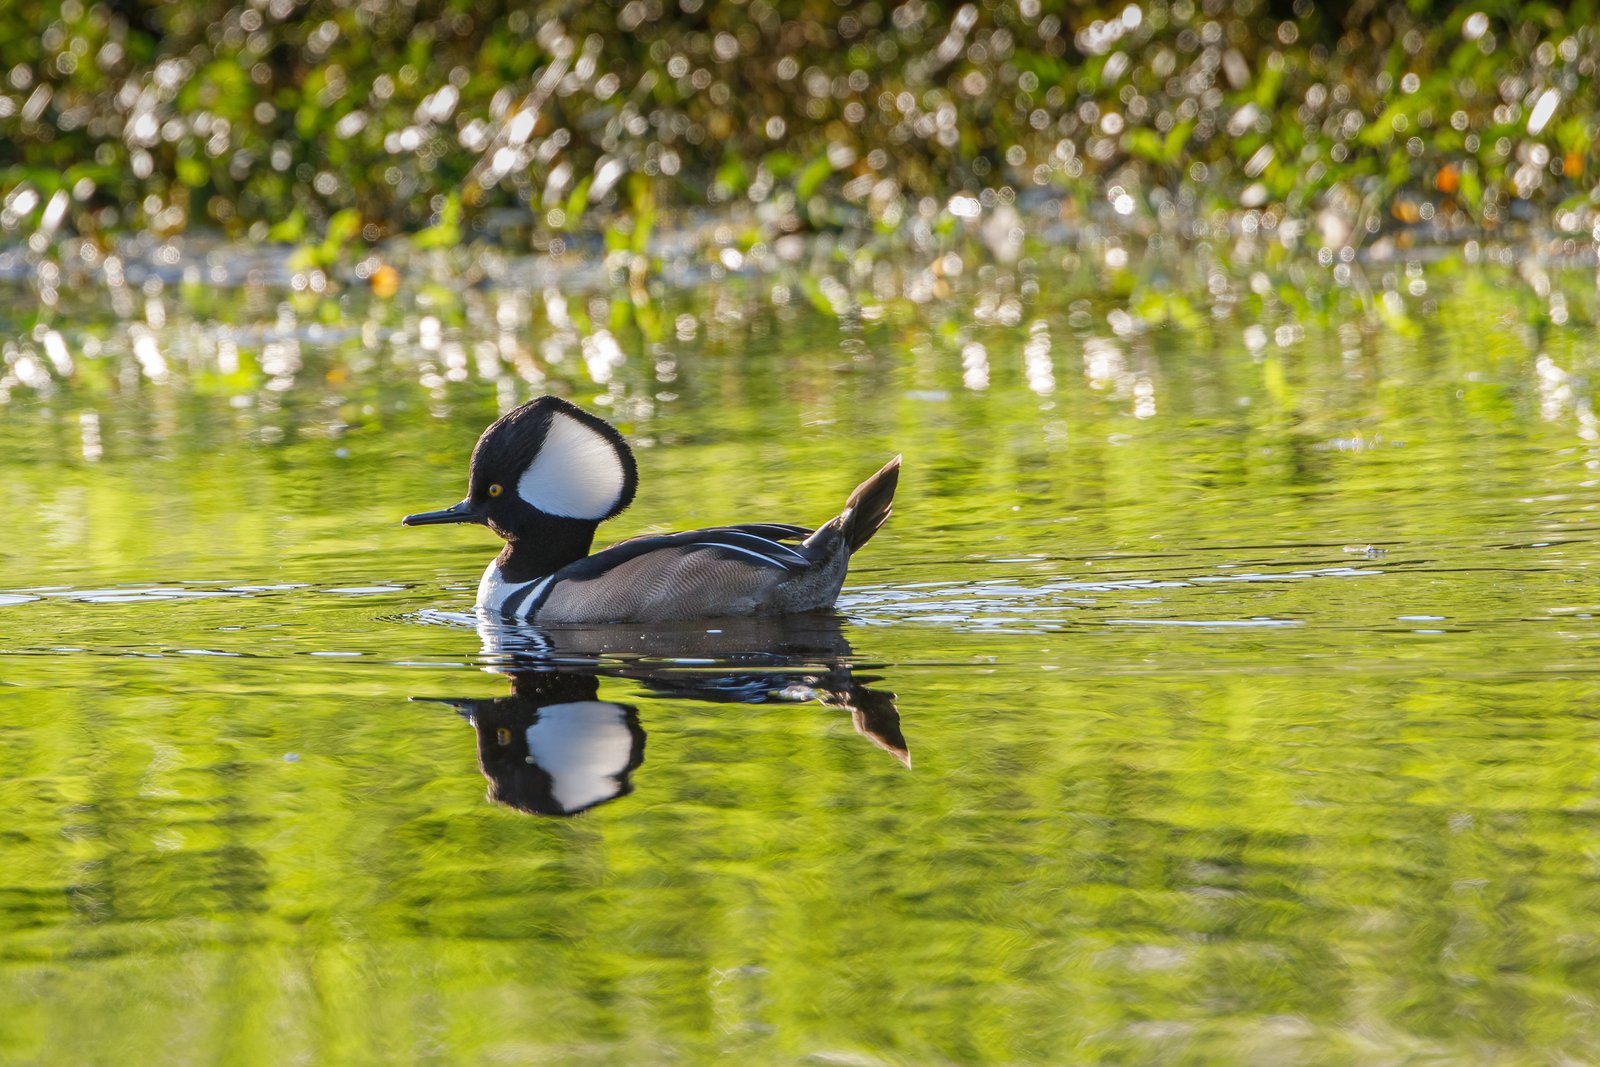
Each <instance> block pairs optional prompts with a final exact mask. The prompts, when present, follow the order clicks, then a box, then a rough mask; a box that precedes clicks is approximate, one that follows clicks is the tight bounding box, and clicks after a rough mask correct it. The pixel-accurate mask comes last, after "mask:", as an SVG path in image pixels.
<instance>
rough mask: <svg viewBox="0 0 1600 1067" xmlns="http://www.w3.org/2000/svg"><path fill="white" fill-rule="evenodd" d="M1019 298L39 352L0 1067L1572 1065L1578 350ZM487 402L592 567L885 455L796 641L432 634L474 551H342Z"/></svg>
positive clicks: (259, 324)
mask: <svg viewBox="0 0 1600 1067" xmlns="http://www.w3.org/2000/svg"><path fill="white" fill-rule="evenodd" d="M1043 277H1044V282H1045V283H1046V284H1045V285H1044V286H1042V287H1041V288H1042V290H1043V292H1042V295H1036V296H1033V297H1029V298H1028V300H1027V302H1026V303H1024V302H1023V301H1021V300H1018V301H1017V307H1018V308H1019V309H1021V310H1022V311H1023V314H1021V316H1020V317H1015V316H1013V319H1014V321H1007V317H1006V315H1005V314H1003V313H997V312H996V308H1002V309H1003V308H1004V307H1005V306H1006V300H1008V299H1011V298H1009V297H1006V296H1005V293H1004V291H1003V290H1004V286H1003V284H1002V283H995V284H996V285H998V286H999V288H1000V289H1001V293H1000V295H999V296H997V297H996V296H993V295H992V294H986V293H984V292H981V291H979V290H977V289H973V290H958V292H957V296H956V297H955V298H954V299H953V300H951V301H950V302H948V303H945V304H934V305H929V306H922V305H918V306H915V307H909V308H908V307H905V306H898V307H896V306H891V307H890V308H889V309H888V311H887V312H886V313H883V314H882V315H881V316H879V317H876V318H874V317H872V316H862V315H860V314H855V313H849V314H845V315H844V316H843V317H835V316H834V315H833V314H832V313H831V312H829V311H828V310H827V309H826V308H825V306H824V305H826V304H827V303H828V301H822V302H821V303H819V304H818V307H812V306H809V305H797V304H796V303H794V302H792V301H791V302H788V303H783V302H779V303H778V304H777V306H774V303H773V301H772V300H771V299H770V298H769V294H768V293H767V292H766V291H765V289H764V288H762V287H760V286H753V287H750V288H747V289H739V288H735V289H733V290H732V291H730V290H729V288H728V287H726V286H719V287H716V288H713V289H706V290H695V291H690V292H688V293H679V294H664V295H663V294H658V295H657V297H656V298H655V300H654V301H653V302H650V303H646V304H643V305H641V306H638V307H636V306H635V304H634V302H633V300H632V299H631V298H628V297H622V298H619V299H618V300H616V301H614V302H609V303H608V302H606V301H600V302H599V303H598V304H597V305H593V306H585V305H584V304H583V302H582V301H581V300H577V299H575V300H574V301H573V305H572V307H571V308H570V309H568V308H567V307H566V306H565V305H564V304H558V303H557V302H556V301H557V300H558V299H559V298H557V297H554V296H553V295H550V294H540V293H533V294H528V293H505V294H499V293H489V294H484V293H477V294H472V293H469V294H467V295H466V296H465V297H463V298H462V299H463V301H464V302H465V303H464V305H463V306H464V308H465V310H461V311H460V312H459V313H458V314H454V315H452V313H450V311H449V308H450V307H451V306H454V305H450V304H449V302H448V301H445V304H444V306H445V308H446V310H445V311H442V312H441V311H438V310H437V308H438V307H439V306H440V305H439V304H438V303H436V304H434V305H433V307H434V309H435V310H434V311H431V312H430V310H429V308H428V307H427V306H423V307H422V308H421V309H420V310H410V311H405V312H395V313H392V314H391V313H386V312H379V311H369V310H367V309H365V307H364V306H362V305H356V306H347V307H345V308H344V309H342V311H341V312H340V314H341V315H342V316H343V318H342V319H341V318H338V317H336V318H335V319H334V321H331V322H325V323H323V324H322V325H320V326H312V325H308V322H309V321H310V320H308V319H306V318H304V317H302V318H297V317H296V315H295V314H294V310H293V308H292V307H290V306H289V305H283V306H282V307H279V306H278V305H277V303H276V301H277V300H278V299H279V296H277V295H271V296H270V299H266V300H265V301H264V302H262V298H261V294H259V293H257V294H254V295H252V294H251V293H248V292H247V293H244V294H237V293H235V294H231V295H230V294H226V293H225V294H223V295H221V296H207V295H205V294H190V297H192V299H193V300H194V301H196V302H198V304H197V305H196V306H198V307H200V308H202V309H203V310H200V311H194V312H191V311H189V310H187V309H188V308H189V307H190V304H189V302H188V301H189V298H186V297H183V296H181V295H178V294H174V293H172V292H170V291H169V292H168V293H167V294H166V297H165V299H166V304H165V306H164V309H163V315H164V318H163V321H162V325H161V328H159V329H150V330H148V331H147V332H144V333H140V332H139V331H138V330H135V331H132V332H130V330H129V329H128V328H127V327H126V326H125V325H123V324H122V323H121V322H120V321H119V320H117V319H115V318H111V317H100V316H101V313H100V312H98V311H97V310H94V309H92V308H90V307H87V306H86V307H85V308H83V309H81V310H79V311H76V312H73V313H72V315H69V316H67V317H66V318H61V317H57V318H55V319H52V320H50V321H49V322H48V323H47V324H46V328H47V329H48V330H54V331H59V335H60V337H61V338H63V340H64V343H65V344H66V346H67V347H68V349H69V351H70V352H71V353H72V354H74V355H76V357H77V358H78V359H79V360H80V361H81V362H82V364H83V366H82V367H80V368H78V369H77V370H76V371H75V372H74V375H73V377H72V380H71V381H70V382H69V383H68V384H66V385H57V386H55V387H50V388H47V389H46V390H45V392H46V394H47V395H40V393H39V391H38V390H34V389H30V388H28V387H27V386H26V384H25V383H23V384H18V385H15V387H14V388H13V390H12V393H11V396H10V400H9V403H8V405H7V406H6V407H4V408H3V409H0V413H3V414H0V449H3V452H0V495H3V498H4V499H5V501H6V503H7V520H6V525H7V530H6V534H5V537H4V539H3V540H0V561H3V562H4V574H5V578H4V583H3V586H0V806H3V808H4V810H5V811H6V812H7V819H6V824H5V826H4V827H3V828H0V1002H3V1003H5V1004H6V1005H7V1007H6V1010H5V1011H3V1012H0V1058H4V1059H6V1060H8V1061H14V1062H62V1063H89V1062H139V1063H163V1062H185V1063H191V1062H224V1061H227V1062H234V1061H239V1062H264V1063H285V1062H308V1063H324V1062H363V1061H365V1062H375V1063H395V1062H410V1061H429V1062H448V1063H478V1062H563V1063H565V1062H571V1063H602V1062H604V1063H617V1062H628V1063H665V1062H704V1061H708V1060H712V1059H716V1058H719V1057H721V1058H727V1059H731V1060H732V1061H734V1062H747V1063H781V1062H797V1063H824V1064H871V1063H917V1064H922V1063H930V1064H931V1063H963V1064H978V1063H995V1064H1000V1063H1041V1064H1043V1063H1067V1062H1117V1063H1187V1062H1201V1061H1207V1062H1229V1063H1262V1064H1279V1063H1287V1062H1301V1063H1349V1062H1363V1063H1371V1062H1386V1063H1397V1062H1464V1061H1472V1062H1496V1063H1501V1062H1504V1063H1522V1062H1527V1063H1535V1062H1550V1061H1553V1060H1557V1059H1559V1058H1561V1057H1566V1058H1567V1059H1568V1060H1570V1061H1574V1062H1583V1061H1588V1060H1592V1059H1594V1058H1595V1057H1597V1056H1600V1036H1597V1035H1600V1025H1597V1023H1596V1012H1597V1010H1600V1009H1597V1007H1596V997H1597V990H1600V934H1597V933H1596V924H1595V921H1594V916H1595V914H1596V908H1597V907H1600V888H1597V887H1600V851H1597V849H1596V841H1597V840H1600V836H1597V835H1600V803H1597V799H1596V798H1597V792H1600V772H1597V770H1596V761H1597V759H1600V720H1597V718H1596V715H1595V711H1594V709H1595V706H1596V696H1597V690H1600V674H1597V673H1596V669H1595V664H1596V662H1597V660H1596V653H1597V650H1600V620H1597V618H1596V616H1597V614H1600V592H1597V590H1596V588H1595V581H1594V578H1595V567H1596V563H1597V561H1600V549H1597V547H1596V543H1595V538H1594V536H1593V533H1594V531H1593V529H1592V527H1593V525H1594V522H1595V506H1596V503H1597V499H1600V498H1597V495H1596V492H1595V484H1596V482H1595V480H1596V478H1600V451H1597V449H1600V445H1597V444H1596V439H1597V435H1596V433H1595V429H1594V425H1593V423H1594V418H1593V415H1592V412H1591V409H1590V404H1589V399H1588V391H1587V390H1588V386H1587V384H1586V382H1587V375H1589V374H1591V373H1593V372H1594V370H1595V369H1596V367H1597V366H1600V350H1597V349H1596V347H1595V345H1594V342H1593V340H1592V334H1586V333H1584V332H1583V331H1582V330H1578V329H1569V330H1566V331H1562V330H1554V329H1546V328H1545V327H1539V328H1535V327H1534V326H1532V325H1529V324H1528V323H1527V322H1525V321H1524V320H1523V318H1522V317H1521V316H1522V315H1523V314H1524V312H1525V311H1526V304H1525V303H1519V302H1518V301H1519V299H1520V298H1519V297H1517V296H1515V295H1514V294H1512V293H1511V292H1510V287H1504V286H1501V285H1500V283H1499V281H1497V280H1496V279H1493V278H1490V279H1487V280H1480V281H1477V282H1474V281H1473V280H1472V279H1470V278H1469V279H1457V280H1456V281H1455V282H1453V283H1449V284H1448V285H1446V286H1445V287H1444V288H1443V290H1442V291H1443V292H1445V293H1454V294H1456V295H1455V296H1454V297H1450V296H1445V297H1443V298H1442V300H1441V304H1440V305H1439V306H1438V307H1436V308H1434V309H1432V311H1433V314H1432V317H1430V318H1425V319H1422V320H1421V322H1420V327H1419V328H1418V329H1416V330H1412V331H1409V332H1396V331H1395V330H1394V329H1391V328H1389V327H1386V326H1384V325H1382V324H1380V323H1379V322H1378V321H1377V320H1376V319H1357V320H1355V321H1351V322H1336V323H1327V324H1324V325H1322V326H1320V327H1319V326H1316V325H1314V324H1313V325H1312V327H1311V328H1310V329H1305V330H1301V331H1300V332H1299V333H1296V332H1294V331H1293V330H1291V331H1290V332H1288V333H1287V334H1286V333H1283V332H1282V330H1280V329H1279V327H1280V326H1281V325H1282V323H1281V321H1276V320H1273V319H1272V318H1271V317H1270V316H1267V317H1265V318H1264V323H1265V325H1264V326H1263V325H1262V324H1260V323H1257V322H1254V321H1248V320H1241V319H1240V318H1238V317H1229V316H1226V315H1223V314H1220V313H1219V314H1217V315H1216V316H1215V317H1214V321H1213V322H1211V323H1209V324H1208V323H1206V322H1204V321H1202V322H1201V323H1200V324H1198V326H1195V327H1192V328H1190V329H1188V330H1187V331H1182V332H1180V331H1179V330H1177V329H1175V328H1153V329H1148V330H1143V329H1141V330H1132V331H1130V330H1127V329H1118V323H1117V321H1116V319H1115V315H1114V314H1113V316H1112V319H1111V323H1110V325H1108V320H1107V318H1106V317H1105V314H1104V307H1103V306H1100V305H1093V304H1092V303H1091V298H1092V292H1086V291H1084V290H1082V289H1081V288H1080V289H1073V288H1072V284H1071V283H1069V282H1067V281H1066V280H1059V285H1060V291H1059V292H1057V291H1056V290H1055V288H1054V287H1055V286H1056V285H1057V284H1058V280H1057V279H1054V278H1053V277H1052V276H1051V275H1049V274H1048V273H1046V274H1045V275H1044V276H1043ZM990 281H991V282H992V281H994V279H990ZM1474 285H1477V286H1478V288H1476V289H1474V288H1473V286H1474ZM963 292H965V293H967V295H966V296H963V295H962V293H963ZM145 295H146V296H148V294H145ZM12 297H13V299H14V301H15V304H14V306H15V307H16V308H24V307H25V306H26V297H25V296H24V295H23V294H21V293H17V292H13V293H12ZM433 299H435V300H436V301H437V300H443V298H442V297H438V296H437V295H436V296H435V297H434V298H433ZM1075 299H1081V300H1083V301H1084V303H1083V304H1081V305H1079V304H1076V303H1072V301H1073V300H1075ZM208 300H210V301H215V303H213V304H208V303H206V302H207V301H208ZM251 300H256V301H257V303H256V304H254V305H252V304H251V303H250V301H251ZM1496 300H1499V301H1501V302H1500V303H1496ZM475 301H476V303H474V302H475ZM985 301H988V304H987V307H988V308H989V313H988V315H987V319H985V317H984V315H983V314H981V313H975V312H974V308H976V309H978V312H981V311H982V309H983V308H984V307H985V306H986V305H985ZM819 308H822V310H819ZM475 309H476V310H475ZM7 314H10V315H11V317H10V318H9V319H7V320H6V321H7V328H8V330H10V331H11V335H12V336H20V337H25V338H34V339H37V338H39V337H40V336H41V334H40V330H39V329H38V324H37V323H35V322H34V321H32V320H31V319H29V318H28V317H27V315H28V314H30V313H28V312H25V311H21V310H19V311H16V312H14V313H7ZM386 315H387V317H385V316H386ZM73 316H76V317H73ZM314 318H315V317H314V316H312V319H314ZM1391 326H1392V324H1391ZM1585 329H1587V328H1585ZM139 336H146V337H149V338H152V339H153V340H154V341H155V342H156V345H157V348H156V351H157V353H158V354H159V355H160V356H161V357H162V359H163V360H164V361H165V362H166V365H167V368H168V369H167V370H166V371H164V372H162V373H160V374H154V373H152V372H151V366H150V358H149V357H150V351H151V350H150V348H149V345H148V343H146V347H145V349H144V351H143V355H140V352H139V350H138V344H139V343H141V342H138V340H137V339H138V337H139ZM89 338H95V339H96V343H95V345H94V346H92V347H94V348H96V350H97V351H104V352H105V353H106V354H105V355H104V356H103V357H102V358H99V359H95V358H93V357H91V356H87V355H85V354H84V348H85V345H86V342H87V340H88V339H89ZM1041 338H1042V341H1041ZM40 345H41V347H40V348H39V352H40V353H41V355H40V359H41V360H42V359H43V358H44V348H43V347H42V346H43V342H40ZM230 353H231V354H230ZM153 377H154V378H158V379H162V380H159V381H151V380H150V379H151V378H153ZM532 379H537V381H535V380H532ZM542 389H549V390H553V391H557V392H560V393H562V394H563V395H567V396H569V397H572V398H573V399H576V400H579V401H580V402H583V403H586V404H589V405H590V406H596V407H598V408H599V409H600V410H605V411H608V412H610V414H611V415H612V417H614V418H615V419H616V420H617V421H618V423H619V424H620V425H621V426H622V427H623V428H624V429H625V431H626V432H627V433H628V435H629V436H630V438H632V439H633V440H634V441H635V442H636V443H637V444H638V446H639V459H640V467H641V472H642V489H641V492H640V495H639V499H638V502H637V503H636V505H635V506H634V507H633V508H632V509H631V510H630V511H629V512H627V513H626V514H625V515H624V516H623V517H622V518H620V519H619V520H617V521H616V522H614V523H612V524H611V526H610V527H609V528H608V531H609V532H610V533H611V534H612V535H613V536H614V537H616V538H621V537H623V536H627V535H631V534H634V533H637V532H641V531H646V530H660V529H669V528H674V527H686V526H692V525H705V524H711V523H716V522H722V521H727V520H736V519H737V520H754V519H776V520H785V521H797V522H816V521H819V520H821V519H824V518H826V517H827V516H829V515H830V514H832V513H833V512H834V511H835V510H837V507H838V506H839V504H841V503H842V501H843V499H844V496H845V494H846V493H847V492H848V491H849V489H850V488H851V487H852V486H853V485H855V483H856V482H857V481H859V480H860V478H861V477H863V476H865V475H866V474H868V473H870V472H871V471H872V470H874V469H876V467H877V466H878V465H879V464H880V463H881V462H882V461H883V459H884V458H885V457H886V456H887V455H888V454H890V453H891V452H892V451H896V450H898V451H903V452H904V453H905V456H906V465H905V474H904V477H903V480H902V483H901V491H900V496H899V499H898V501H897V505H896V510H895V515H894V518H893V520H892V522H891V523H890V524H889V526H888V527H886V528H885V530H884V531H883V532H882V533H881V534H880V535H879V536H878V538H877V539H875V540H874V541H873V542H872V544H871V545H870V546H869V547H868V548H867V549H866V550H865V551H864V552H863V553H862V555H860V556H859V557H858V558H857V561H856V566H855V567H854V568H853V570H852V576H851V580H850V582H849V584H848V586H847V589H846V591H845V595H844V596H843V598H842V599H841V601H840V605H839V607H840V612H841V614H842V619H841V620H829V619H813V620H806V621H804V622H802V623H800V624H798V625H795V626H771V627H755V628H751V627H748V626H738V625H734V624H726V625H724V624H713V623H708V624H706V625H705V626H703V627H683V628H668V629H666V630H665V631H655V632H648V633H646V632H636V631H628V630H617V631H599V632H596V631H577V632H557V633H540V632H528V631H517V630H514V629H507V628H505V627H501V626H495V625H492V624H489V623H484V622H481V621H480V620H477V619H475V618H474V617H473V616H472V615H471V614H470V606H471V601H472V597H473V591H474V589H475V587H476V581H477V576H478V573H479V572H480V571H481V569H482V567H483V565H484V563H485V562H486V561H487V559H488V558H489V556H490V555H491V553H492V552H493V550H494V546H493V544H492V543H491V541H490V539H489V538H488V535H487V534H486V533H485V532H484V531H482V530H479V529H431V530H416V529H402V528H401V527H400V526H399V525H398V519H399V516H400V515H402V514H404V513H406V512H408V511H414V510H418V509H420V508H426V507H436V506H442V505H443V504H446V503H449V502H450V501H452V500H455V499H457V498H458V497H459V495H460V491H461V487H462V485H463V484H464V479H465V462H466V456H467V454H468V451H469V450H470V447H471V444H472V442H473V440H474V439H475V437H476V435H477V433H478V431H479V430H480V429H481V428H482V427H483V426H484V425H485V424H486V423H487V422H488V421H489V420H490V419H492V418H493V417H494V415H495V414H496V413H497V412H498V411H499V410H501V409H503V408H504V407H505V406H507V405H509V404H511V403H515V402H516V401H518V400H521V399H524V398H526V397H527V396H529V395H532V394H533V393H534V392H535V391H537V390H542ZM597 397H598V398H603V399H604V401H605V403H603V404H601V403H599V402H598V401H597ZM564 812H581V813H579V814H571V815H570V816H567V817H563V815H562V813H564Z"/></svg>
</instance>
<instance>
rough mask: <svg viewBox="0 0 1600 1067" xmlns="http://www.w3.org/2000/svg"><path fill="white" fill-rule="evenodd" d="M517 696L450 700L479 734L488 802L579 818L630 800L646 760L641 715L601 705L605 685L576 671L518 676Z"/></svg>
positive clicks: (605, 703)
mask: <svg viewBox="0 0 1600 1067" xmlns="http://www.w3.org/2000/svg"><path fill="white" fill-rule="evenodd" d="M511 689H512V692H511V695H510V696H505V697H499V698H497V699H493V700H460V701H451V703H453V704H454V705H455V706H456V708H457V709H458V710H459V711H460V712H461V714H462V715H463V716H464V717H465V718H466V719H467V721H468V722H470V723H471V724H472V728H473V729H474V730H476V731H477V733H478V767H479V768H480V769H481V770H482V771H483V776H484V777H485V778H487V779H488V780H489V799H490V800H492V801H494V802H495V803H497V804H504V805H506V806H507V807H512V808H516V809H517V810H518V811H526V812H529V813H530V814H533V815H575V814H577V813H578V812H580V811H586V810H588V809H589V808H592V807H594V806H595V805H596V804H602V803H604V802H605V801H608V800H614V799H615V798H617V797H620V796H624V795H626V794H627V793H628V792H629V791H630V790H631V789H632V788H633V787H632V786H631V785H630V784H629V781H628V775H629V774H631V773H632V772H633V769H634V768H635V767H637V766H639V764H640V763H642V762H644V730H643V729H642V728H640V726H639V712H638V710H637V709H635V708H633V707H630V706H629V705H627V704H614V703H612V702H611V701H609V700H600V699H598V698H599V689H600V680H599V678H598V677H596V676H595V675H594V674H590V673H585V672H574V671H541V670H530V671H526V672H522V673H518V674H516V675H513V676H512V680H511Z"/></svg>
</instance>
